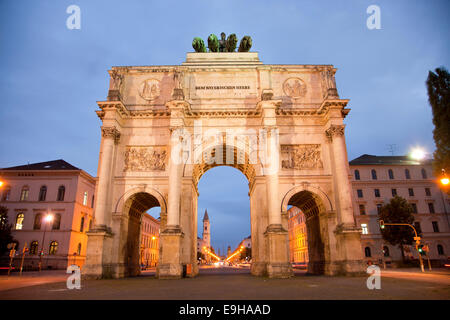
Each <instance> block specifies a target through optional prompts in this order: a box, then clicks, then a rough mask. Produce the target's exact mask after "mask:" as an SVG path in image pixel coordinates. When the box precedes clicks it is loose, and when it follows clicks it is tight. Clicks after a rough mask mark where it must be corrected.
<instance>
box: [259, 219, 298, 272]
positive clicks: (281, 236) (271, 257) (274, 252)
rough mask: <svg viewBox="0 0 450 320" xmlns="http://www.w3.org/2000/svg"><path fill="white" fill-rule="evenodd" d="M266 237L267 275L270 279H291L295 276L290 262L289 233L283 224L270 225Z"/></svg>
mask: <svg viewBox="0 0 450 320" xmlns="http://www.w3.org/2000/svg"><path fill="white" fill-rule="evenodd" d="M264 236H265V238H266V242H267V246H266V247H267V248H268V255H267V257H268V262H267V264H266V275H267V276H268V277H269V278H289V277H292V276H293V275H294V272H293V271H292V266H291V264H290V262H289V249H288V232H287V231H286V230H285V229H284V228H283V227H282V225H281V224H279V225H278V224H276V225H275V224H274V225H269V226H268V227H267V230H266V232H264Z"/></svg>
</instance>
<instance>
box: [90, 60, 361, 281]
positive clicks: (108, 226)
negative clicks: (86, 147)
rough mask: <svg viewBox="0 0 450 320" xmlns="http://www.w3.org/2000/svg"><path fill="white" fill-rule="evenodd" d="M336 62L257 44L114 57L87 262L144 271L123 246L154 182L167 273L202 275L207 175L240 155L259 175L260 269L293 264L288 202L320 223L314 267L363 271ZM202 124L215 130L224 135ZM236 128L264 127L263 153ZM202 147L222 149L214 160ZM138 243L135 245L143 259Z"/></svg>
mask: <svg viewBox="0 0 450 320" xmlns="http://www.w3.org/2000/svg"><path fill="white" fill-rule="evenodd" d="M335 72H336V69H335V68H333V66H330V65H263V64H262V62H261V61H259V58H258V54H257V53H255V52H245V53H188V54H187V58H186V62H184V63H183V64H181V65H179V66H150V67H145V66H134V67H133V66H131V67H113V68H112V69H111V70H110V71H109V73H110V75H111V79H110V88H109V93H108V98H107V101H100V102H98V105H99V107H100V110H98V111H97V115H98V116H99V118H100V119H101V121H102V127H101V131H102V141H101V147H100V157H99V172H98V184H97V188H96V197H95V199H96V202H95V210H94V211H95V226H94V228H92V229H91V230H90V231H89V233H88V248H87V257H86V263H85V266H84V268H83V270H82V272H83V274H84V275H85V276H88V277H94V278H102V277H108V276H114V277H122V276H125V275H127V274H134V273H135V271H134V265H133V263H132V262H130V263H128V262H126V261H125V260H124V256H125V254H124V253H122V251H121V250H123V248H124V247H123V246H124V244H125V243H127V242H129V243H133V241H132V239H128V237H129V235H130V237H131V234H133V233H135V231H136V229H137V225H138V224H137V220H138V216H139V212H141V211H142V210H143V209H144V208H145V207H147V206H148V205H150V203H147V202H146V200H144V199H141V198H140V197H141V196H134V195H135V194H139V193H140V192H146V193H148V194H150V195H151V196H153V197H154V198H155V199H156V200H157V201H158V203H159V204H160V206H161V208H162V211H163V212H162V216H161V218H162V221H161V227H160V230H161V233H160V255H159V257H160V258H159V261H160V262H159V265H158V268H157V275H158V277H160V278H180V277H181V276H182V275H183V268H184V267H186V270H187V269H190V270H191V273H190V274H189V275H190V276H195V275H196V274H197V272H198V270H197V265H196V261H197V259H196V248H197V244H196V241H197V240H196V239H197V225H196V224H197V222H196V214H197V212H196V211H197V197H198V191H197V183H198V180H199V179H200V177H201V176H202V174H203V173H204V172H206V171H207V170H209V169H210V168H212V167H214V166H216V165H230V166H233V167H235V168H237V169H238V170H240V171H241V172H243V173H244V175H245V176H246V177H247V179H248V180H249V195H250V209H251V221H252V222H251V228H252V230H251V233H252V247H253V249H252V254H253V256H254V257H256V259H255V260H254V262H253V264H252V274H254V275H268V276H269V277H280V278H281V277H289V276H290V275H291V274H292V270H291V267H290V263H289V248H288V235H287V225H286V208H287V205H288V204H296V205H298V206H300V207H303V210H305V211H308V212H309V213H310V219H311V222H313V223H312V224H311V228H312V229H314V230H317V229H320V234H321V236H320V237H318V238H317V242H315V243H314V248H316V247H317V248H322V247H323V250H319V249H317V250H316V251H315V252H316V253H315V255H316V256H317V257H319V258H317V259H315V260H317V263H316V265H317V267H314V268H313V269H314V270H316V271H317V270H322V269H323V270H324V272H325V273H326V274H338V273H343V274H346V273H357V272H361V271H362V270H363V269H362V253H361V248H360V247H361V243H360V230H359V229H358V228H356V226H355V221H354V217H353V208H352V200H351V188H350V181H349V168H348V161H347V151H346V146H345V137H344V128H345V126H344V124H343V119H344V118H345V117H346V116H347V114H348V112H349V109H347V108H346V105H347V103H348V100H346V99H340V98H339V96H338V91H337V89H336V86H335V79H334V73H335ZM143 88H147V89H148V90H147V91H146V92H143ZM150 89H151V90H150ZM149 90H150V91H151V94H150V91H149ZM199 128H200V130H199ZM202 128H203V129H202ZM202 130H204V131H205V132H206V131H208V130H214V131H215V132H216V133H217V134H218V136H219V137H220V139H219V141H221V142H219V143H218V142H217V141H218V140H217V139H212V140H211V139H209V137H207V136H206V137H205V134H204V131H202ZM230 131H231V132H232V133H234V134H235V135H234V136H236V134H237V135H239V134H240V133H239V132H241V131H243V132H247V133H248V132H252V131H253V132H255V133H256V136H255V139H253V140H252V141H254V142H255V143H256V146H257V148H256V150H257V151H256V153H257V156H256V157H254V155H255V151H254V150H253V148H252V144H250V143H247V142H246V140H245V139H244V140H239V139H237V140H236V139H235V140H236V141H237V142H236V141H235V140H232V139H230V138H229V133H230ZM261 132H262V134H261ZM232 136H233V134H232ZM233 139H234V138H233ZM224 150H225V151H224ZM226 151H230V152H226ZM204 154H206V155H208V154H209V157H212V158H214V159H216V160H217V159H221V160H222V161H221V163H210V162H209V161H207V160H208V159H206V158H204V157H203V155H204ZM227 154H228V155H230V156H229V158H228V157H227ZM199 155H200V157H199ZM217 156H218V157H217ZM228 160H229V162H227V161H228ZM250 160H251V161H250ZM303 185H304V186H303ZM299 186H302V187H299ZM301 188H303V189H301ZM155 190H157V192H154V191H155ZM133 197H134V198H133ZM130 199H131V200H130ZM139 199H140V200H139ZM140 202H143V203H146V204H145V205H144V206H141V207H140V206H139V205H137V204H135V203H140ZM123 208H127V209H123ZM130 208H132V209H130ZM311 232H312V231H311ZM319 240H321V242H320V241H319ZM316 243H317V244H316ZM322 244H323V245H322ZM133 250H134V249H133V246H132V248H131V249H129V250H128V251H126V255H127V256H128V257H131V258H130V259H131V260H133V261H134V257H135V254H134V251H133ZM322 257H324V258H322ZM131 260H130V261H131ZM127 261H128V260H127ZM323 261H324V265H323V263H322V262H323ZM321 264H322V265H321ZM188 266H190V268H187V267H188ZM314 270H313V271H314Z"/></svg>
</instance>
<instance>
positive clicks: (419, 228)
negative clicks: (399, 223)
mask: <svg viewBox="0 0 450 320" xmlns="http://www.w3.org/2000/svg"><path fill="white" fill-rule="evenodd" d="M414 228H415V229H416V231H417V234H421V233H422V227H421V226H420V222H418V221H415V222H414Z"/></svg>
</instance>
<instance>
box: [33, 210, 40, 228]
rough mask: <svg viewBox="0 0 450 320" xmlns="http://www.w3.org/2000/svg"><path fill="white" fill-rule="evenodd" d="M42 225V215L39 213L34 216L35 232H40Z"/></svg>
mask: <svg viewBox="0 0 450 320" xmlns="http://www.w3.org/2000/svg"><path fill="white" fill-rule="evenodd" d="M41 223H42V214H40V213H38V214H36V215H35V216H34V225H33V230H40V229H41Z"/></svg>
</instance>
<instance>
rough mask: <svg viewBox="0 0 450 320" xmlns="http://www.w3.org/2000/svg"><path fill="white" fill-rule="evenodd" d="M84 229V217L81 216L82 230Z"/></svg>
mask: <svg viewBox="0 0 450 320" xmlns="http://www.w3.org/2000/svg"><path fill="white" fill-rule="evenodd" d="M83 230H84V217H81V222H80V232H83Z"/></svg>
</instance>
